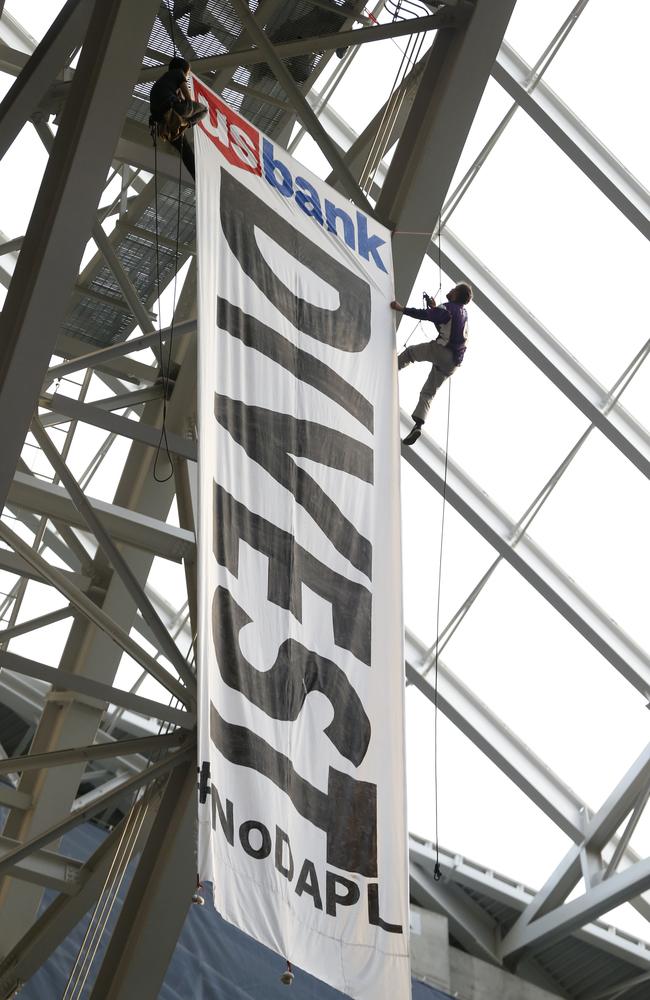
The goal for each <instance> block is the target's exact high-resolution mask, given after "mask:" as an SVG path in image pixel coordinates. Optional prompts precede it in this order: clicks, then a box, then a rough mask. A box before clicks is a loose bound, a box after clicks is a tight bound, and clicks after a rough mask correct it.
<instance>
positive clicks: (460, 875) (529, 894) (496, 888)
mask: <svg viewBox="0 0 650 1000" xmlns="http://www.w3.org/2000/svg"><path fill="white" fill-rule="evenodd" d="M409 859H410V862H411V864H415V865H417V867H418V868H420V869H422V870H424V871H425V872H427V873H428V874H429V875H430V876H431V877H433V872H434V865H435V863H436V860H438V862H439V865H440V869H441V872H442V877H443V879H445V880H446V881H448V882H453V884H454V885H457V886H461V887H464V888H466V889H469V890H470V891H471V892H473V893H478V894H480V895H483V896H486V897H487V898H488V899H489V900H490V901H491V902H494V903H498V904H500V905H502V906H506V907H508V908H509V909H512V910H515V911H517V910H518V911H524V910H525V909H526V907H527V906H529V905H530V904H531V902H532V901H533V900H534V898H535V893H534V892H533V890H532V889H530V888H529V887H528V886H524V885H522V884H521V883H518V882H516V881H514V880H513V879H509V878H507V877H505V876H502V875H497V874H496V873H495V872H494V871H491V870H488V869H486V868H485V867H482V866H481V865H477V864H476V863H474V862H472V861H470V860H469V859H467V858H464V857H462V856H461V855H459V854H451V853H450V852H449V851H445V850H444V849H443V848H440V849H439V850H438V851H436V850H435V848H434V847H433V845H432V844H431V843H430V842H428V841H424V840H422V839H421V838H419V837H415V836H413V835H411V836H410V838H409ZM573 936H574V937H576V938H578V939H579V940H580V941H584V942H585V943H586V944H588V945H590V946H591V947H595V948H597V949H599V950H600V951H602V952H605V953H607V954H611V955H613V956H614V957H615V958H617V959H620V960H622V961H624V962H627V963H629V964H630V965H632V966H635V967H636V968H639V969H644V970H649V969H650V949H648V947H647V946H646V945H645V944H644V943H643V942H641V941H639V940H638V938H636V937H633V936H631V935H629V934H625V933H624V932H622V931H617V930H616V929H615V928H614V927H611V926H606V925H604V924H602V923H590V924H588V925H585V926H583V927H582V928H580V929H578V930H574V931H573ZM524 961H525V959H524Z"/></svg>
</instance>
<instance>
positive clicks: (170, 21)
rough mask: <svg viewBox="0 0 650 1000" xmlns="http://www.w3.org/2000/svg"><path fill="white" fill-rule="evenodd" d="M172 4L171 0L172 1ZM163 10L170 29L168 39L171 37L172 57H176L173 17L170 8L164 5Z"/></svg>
mask: <svg viewBox="0 0 650 1000" xmlns="http://www.w3.org/2000/svg"><path fill="white" fill-rule="evenodd" d="M172 2H173V0H172ZM165 8H166V10H167V13H168V14H169V27H170V29H171V31H170V37H171V41H172V45H173V46H174V56H177V55H178V49H177V47H176V32H175V30H174V17H173V15H172V8H171V7H168V6H167V4H166V3H165Z"/></svg>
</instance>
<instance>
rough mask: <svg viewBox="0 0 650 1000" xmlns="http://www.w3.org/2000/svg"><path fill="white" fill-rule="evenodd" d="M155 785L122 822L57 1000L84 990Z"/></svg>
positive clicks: (75, 997)
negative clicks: (104, 875)
mask: <svg viewBox="0 0 650 1000" xmlns="http://www.w3.org/2000/svg"><path fill="white" fill-rule="evenodd" d="M179 704H180V702H179V701H178V699H177V698H175V697H174V696H173V695H172V697H171V698H170V700H169V705H170V707H177V706H178V705H179ZM172 727H173V723H172V722H165V721H161V723H160V725H159V726H158V733H157V735H158V736H164V735H165V734H166V733H168V732H170V731H171V729H172ZM161 753H162V751H160V752H159V753H158V754H157V755H154V756H153V757H152V758H151V760H149V761H148V762H147V764H146V767H147V768H149V767H151V765H152V764H153V763H155V761H156V760H157V759H160V757H161ZM156 787H157V782H152V783H151V784H150V785H149V786H148V787H147V788H146V789H145V790H144V791H143V792H142V793H141V794H140V796H139V798H138V800H137V802H135V803H134V805H133V807H132V808H131V810H130V812H129V814H128V816H127V817H126V819H125V822H124V828H123V830H122V832H121V835H120V839H119V842H118V844H117V847H116V849H115V854H114V855H113V858H112V861H111V865H110V868H109V870H108V873H107V875H106V878H105V879H104V884H103V886H102V889H101V892H100V894H99V898H98V900H97V903H96V904H95V908H94V910H93V912H92V916H91V918H90V921H89V923H88V927H87V928H86V932H85V934H84V936H83V940H82V942H81V945H80V946H79V951H78V952H77V957H76V959H75V963H74V965H73V967H72V971H71V972H70V976H69V977H68V982H67V983H66V987H65V990H64V992H63V996H62V997H61V1000H80V997H81V996H82V994H83V990H84V987H85V985H86V983H87V981H88V977H89V975H90V972H91V970H92V967H93V963H94V961H95V957H96V955H97V951H98V949H99V947H100V945H101V942H102V937H103V934H104V931H105V929H106V925H107V923H108V921H109V919H110V916H111V913H112V912H113V908H114V907H115V903H116V902H117V898H118V894H119V891H120V888H121V886H122V883H123V881H124V877H125V875H126V872H127V869H128V867H129V863H130V861H131V859H132V857H133V855H134V853H135V849H136V847H137V844H138V839H139V836H140V832H141V830H142V827H143V825H144V822H145V820H146V818H147V812H148V810H149V806H150V804H151V800H152V798H153V794H154V789H155V788H156Z"/></svg>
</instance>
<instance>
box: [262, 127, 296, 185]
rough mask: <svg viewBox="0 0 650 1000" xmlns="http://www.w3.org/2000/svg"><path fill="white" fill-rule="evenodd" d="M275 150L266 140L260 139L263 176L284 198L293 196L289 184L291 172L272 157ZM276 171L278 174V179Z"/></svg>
mask: <svg viewBox="0 0 650 1000" xmlns="http://www.w3.org/2000/svg"><path fill="white" fill-rule="evenodd" d="M274 153H275V150H274V149H273V145H272V143H270V142H269V141H268V139H262V163H263V165H264V176H265V178H266V179H267V181H268V182H269V184H270V185H271V187H274V188H277V190H278V191H279V192H280V194H283V195H284V197H285V198H289V197H291V195H292V194H293V184H292V183H291V172H290V170H289V168H288V167H286V166H285V165H284V163H282V161H281V160H276V159H275V157H274ZM276 171H277V172H278V173H279V174H280V179H278V176H277V173H276Z"/></svg>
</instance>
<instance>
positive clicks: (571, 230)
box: [452, 111, 650, 386]
mask: <svg viewBox="0 0 650 1000" xmlns="http://www.w3.org/2000/svg"><path fill="white" fill-rule="evenodd" d="M452 229H453V230H454V232H455V233H457V235H458V236H459V237H460V238H461V239H462V240H463V242H464V243H466V244H467V245H468V246H469V247H470V249H471V250H472V251H473V252H474V253H475V254H476V256H478V257H479V259H480V260H482V261H483V263H484V264H485V265H486V266H487V267H488V268H489V269H490V270H491V271H492V272H493V273H494V274H495V275H496V277H497V279H498V280H500V281H501V282H503V283H504V284H506V285H507V286H508V287H509V288H510V290H511V291H512V292H513V294H514V295H515V296H516V297H517V298H518V299H520V300H521V301H523V302H525V304H526V306H527V307H528V309H529V310H530V311H531V312H532V314H533V315H534V316H536V317H537V319H538V320H539V321H540V322H542V323H543V324H544V325H545V326H546V327H547V328H548V329H549V330H550V332H551V333H552V334H553V336H554V337H556V338H557V339H558V340H560V341H561V342H562V343H563V344H564V346H565V347H566V348H568V350H569V351H571V353H572V354H574V355H575V356H576V357H577V358H578V359H579V360H580V361H581V363H582V364H583V365H585V366H586V368H587V369H588V370H589V371H590V372H591V373H592V374H593V375H594V376H595V377H596V378H598V379H599V380H601V381H602V382H603V383H604V384H605V385H606V386H609V385H611V384H612V383H613V382H614V381H615V379H616V378H617V377H618V375H619V374H620V372H621V371H622V370H623V368H624V367H625V365H626V364H627V362H628V361H629V360H630V359H631V358H632V356H633V355H634V354H635V353H636V351H637V350H638V349H639V347H640V346H641V345H642V344H643V343H644V342H645V340H646V339H647V310H648V307H647V304H646V303H645V301H644V300H643V299H639V300H638V301H637V300H636V299H633V297H634V291H632V293H631V294H630V295H628V292H627V289H628V288H630V286H631V285H632V288H634V280H635V277H636V278H637V279H638V276H639V275H642V274H645V273H647V272H648V270H649V268H650V248H649V246H648V243H647V241H646V240H645V239H644V238H643V237H642V236H641V234H640V233H639V232H638V231H637V230H636V229H635V228H634V227H633V226H632V225H631V224H630V223H629V222H628V221H627V220H626V219H625V218H624V216H623V215H622V214H621V213H620V212H619V211H618V210H617V209H616V208H614V207H613V206H612V205H611V203H610V202H609V201H608V200H607V199H606V198H605V197H604V196H603V195H602V194H601V193H600V191H598V190H597V188H596V187H595V186H594V185H593V184H591V183H590V182H589V181H588V180H587V179H586V178H585V176H584V175H583V173H582V172H581V171H580V170H578V168H577V167H575V166H574V165H573V163H572V162H571V161H570V160H569V159H568V157H566V156H565V155H564V154H563V153H562V152H561V151H560V150H559V149H558V147H557V146H556V145H555V144H554V143H553V142H552V141H551V140H550V139H548V138H547V137H546V135H545V134H544V133H543V132H542V131H541V130H540V129H539V128H538V127H537V126H536V125H535V123H534V122H532V121H531V120H530V119H529V118H528V116H526V115H525V114H524V113H523V112H522V111H518V112H517V113H516V115H515V116H514V118H513V120H512V122H511V123H510V125H509V126H508V128H507V129H506V131H505V133H504V135H503V136H502V138H501V139H500V141H499V143H498V144H497V146H496V147H495V149H494V150H493V152H492V153H491V154H490V156H489V158H488V160H487V162H486V164H485V165H484V166H483V169H482V170H481V172H480V173H479V175H478V177H477V178H476V180H475V181H474V183H473V184H472V186H471V188H470V190H469V192H468V193H467V194H466V196H465V197H464V198H463V201H462V202H461V204H460V206H459V208H458V209H457V210H456V212H455V213H454V216H453V222H452ZM613 248H616V249H615V252H613ZM628 299H629V300H630V301H632V300H634V309H633V314H632V316H631V317H630V318H629V319H627V318H626V317H627V315H628V313H627V301H628Z"/></svg>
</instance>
